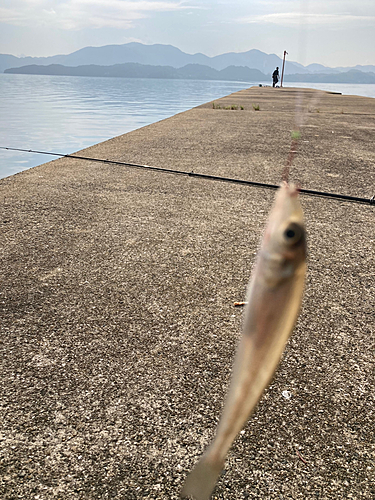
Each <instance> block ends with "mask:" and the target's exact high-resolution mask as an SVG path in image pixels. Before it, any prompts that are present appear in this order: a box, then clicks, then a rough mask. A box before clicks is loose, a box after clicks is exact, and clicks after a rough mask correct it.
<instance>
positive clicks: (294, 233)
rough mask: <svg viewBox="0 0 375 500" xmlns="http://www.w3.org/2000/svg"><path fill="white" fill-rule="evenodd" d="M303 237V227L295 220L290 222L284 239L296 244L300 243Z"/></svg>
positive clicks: (290, 243)
mask: <svg viewBox="0 0 375 500" xmlns="http://www.w3.org/2000/svg"><path fill="white" fill-rule="evenodd" d="M302 238H303V228H302V227H301V226H300V225H299V224H296V223H295V222H291V223H290V224H288V226H287V228H286V229H285V231H284V240H285V241H286V242H287V243H288V244H289V245H295V244H296V243H299V242H300V241H301V239H302Z"/></svg>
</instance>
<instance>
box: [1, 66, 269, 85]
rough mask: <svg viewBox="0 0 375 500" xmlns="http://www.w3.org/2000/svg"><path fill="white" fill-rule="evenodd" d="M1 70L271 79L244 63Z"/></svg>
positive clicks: (251, 80) (62, 74) (116, 75)
mask: <svg viewBox="0 0 375 500" xmlns="http://www.w3.org/2000/svg"><path fill="white" fill-rule="evenodd" d="M4 73H13V74H24V75H25V74H27V75H59V76H101V77H118V78H166V79H179V80H227V81H249V82H253V81H261V82H264V81H266V80H269V79H270V76H269V75H268V76H267V75H265V74H264V73H262V72H261V71H259V70H257V69H250V68H247V67H246V66H228V67H227V68H225V69H222V70H220V71H218V70H216V69H213V68H210V67H208V66H204V65H202V64H187V65H186V66H184V67H183V68H172V66H151V65H148V64H147V65H146V64H138V63H125V64H114V65H112V66H97V65H95V64H90V65H84V66H76V67H72V66H63V65H61V64H50V65H49V66H39V65H36V64H32V65H29V66H22V67H21V68H10V69H6V70H5V71H4Z"/></svg>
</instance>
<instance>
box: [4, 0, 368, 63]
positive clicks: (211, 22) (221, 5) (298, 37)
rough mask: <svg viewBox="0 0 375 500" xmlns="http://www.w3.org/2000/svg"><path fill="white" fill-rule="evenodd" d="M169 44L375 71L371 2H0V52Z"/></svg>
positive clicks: (34, 53) (35, 52)
mask: <svg viewBox="0 0 375 500" xmlns="http://www.w3.org/2000/svg"><path fill="white" fill-rule="evenodd" d="M131 41H138V42H142V43H145V44H153V43H163V44H171V45H174V46H176V47H178V48H179V49H181V50H183V51H184V52H188V53H190V54H193V53H196V52H202V53H204V54H206V55H209V56H213V55H217V54H222V53H224V52H232V51H234V52H244V51H246V50H250V49H259V50H261V51H263V52H266V53H268V54H270V53H275V54H278V55H279V56H280V57H281V56H282V54H283V51H284V50H287V51H288V53H289V55H288V58H289V60H291V61H298V62H300V63H302V64H304V65H306V64H310V63H313V62H316V63H320V64H324V65H327V66H354V65H356V64H375V0H355V1H349V0H325V1H323V0H217V1H214V0H200V1H199V0H186V1H178V0H139V1H137V0H0V53H2V54H13V55H17V56H19V55H30V56H47V55H55V54H68V53H71V52H74V51H75V50H78V49H80V48H82V47H86V46H89V45H91V46H101V45H108V44H123V43H127V42H131Z"/></svg>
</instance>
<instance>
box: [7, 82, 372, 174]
mask: <svg viewBox="0 0 375 500" xmlns="http://www.w3.org/2000/svg"><path fill="white" fill-rule="evenodd" d="M258 83H259V82H219V81H202V80H157V79H133V78H129V79H128V78H90V77H68V76H66V77H60V76H44V75H43V76H42V75H41V76H34V75H8V74H0V117H1V119H0V146H4V147H12V148H21V149H34V150H40V151H52V152H56V153H62V154H67V153H72V152H74V151H78V150H80V149H83V148H85V147H88V146H91V145H93V144H96V143H98V142H101V141H104V140H106V139H110V138H111V137H114V136H117V135H120V134H124V133H126V132H130V131H131V130H135V129H137V128H140V127H143V126H145V125H149V124H150V123H154V122H156V121H159V120H162V119H164V118H167V117H169V116H172V115H174V114H176V113H179V112H182V111H185V110H187V109H190V108H192V107H194V106H198V105H199V104H203V103H205V102H208V101H211V100H213V99H218V98H219V97H223V96H225V95H228V94H230V93H232V92H236V91H238V90H241V89H244V88H247V87H249V86H251V85H257V84H258ZM267 83H269V82H267ZM288 86H301V87H304V86H305V87H310V88H311V87H313V88H321V89H326V90H334V91H337V92H342V93H344V94H357V95H365V96H368V97H375V85H344V84H340V85H333V84H321V85H314V84H303V83H298V84H288ZM53 158H54V157H51V156H46V155H39V154H38V155H37V154H31V153H20V152H14V151H4V150H0V178H3V177H7V176H9V175H12V174H15V173H16V172H20V171H22V170H25V169H27V168H31V167H34V166H36V165H40V164H41V163H44V162H46V161H49V160H51V159H53Z"/></svg>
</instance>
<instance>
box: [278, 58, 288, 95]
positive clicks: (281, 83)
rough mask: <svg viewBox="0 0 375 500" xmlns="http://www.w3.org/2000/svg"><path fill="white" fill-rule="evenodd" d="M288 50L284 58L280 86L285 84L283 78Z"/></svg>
mask: <svg viewBox="0 0 375 500" xmlns="http://www.w3.org/2000/svg"><path fill="white" fill-rule="evenodd" d="M287 53H288V52H287V51H286V50H284V59H283V70H282V72H281V82H280V87H282V86H283V79H284V67H285V56H286V55H287Z"/></svg>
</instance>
